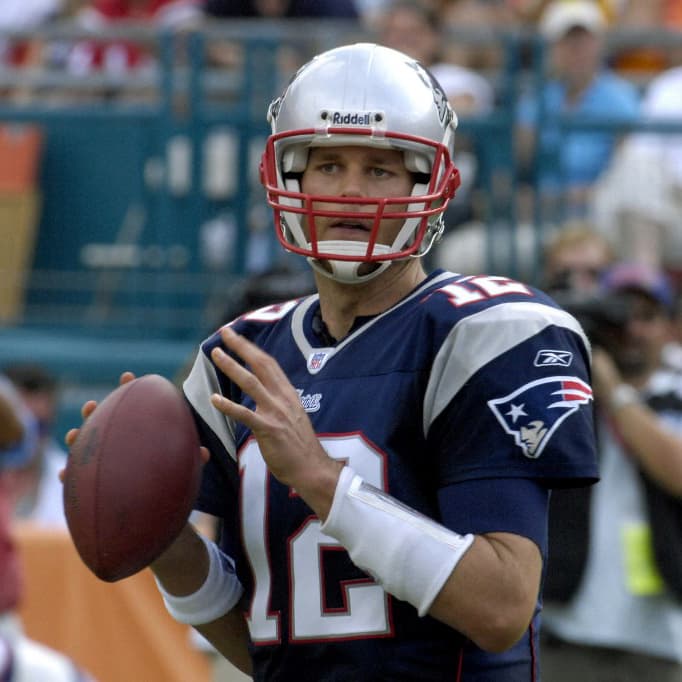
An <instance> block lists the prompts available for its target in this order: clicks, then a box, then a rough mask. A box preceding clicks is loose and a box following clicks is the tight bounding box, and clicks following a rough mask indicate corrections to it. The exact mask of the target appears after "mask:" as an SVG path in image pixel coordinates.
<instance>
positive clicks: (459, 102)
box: [374, 0, 495, 228]
mask: <svg viewBox="0 0 682 682" xmlns="http://www.w3.org/2000/svg"><path fill="white" fill-rule="evenodd" d="M374 31H375V32H376V40H377V42H378V43H380V44H382V45H385V46H387V47H392V48H393V49H395V50H400V51H401V52H404V53H405V54H408V55H410V57H413V58H414V59H416V60H418V61H419V62H420V63H421V64H422V65H423V66H426V67H427V68H428V69H429V70H430V71H431V73H432V74H433V75H434V76H435V78H436V80H437V81H438V82H439V83H440V85H441V87H442V88H443V91H444V92H445V94H446V95H447V97H448V100H449V102H450V104H451V106H452V107H453V109H454V110H455V111H456V112H457V114H458V116H459V117H460V118H462V119H465V118H467V117H476V116H486V115H487V114H489V113H491V112H492V110H493V106H494V100H495V93H494V91H493V87H492V85H491V84H490V82H489V81H488V80H487V79H486V78H485V77H484V76H482V75H481V74H480V73H478V72H476V71H474V70H473V69H470V68H468V67H465V66H462V65H459V64H454V63H452V62H449V61H447V60H446V59H445V57H444V51H445V48H446V44H447V41H446V40H445V36H444V34H443V29H442V22H441V20H440V14H439V13H438V12H437V11H435V10H434V9H432V8H431V7H429V6H428V5H427V4H426V3H425V2H423V1H421V0H394V2H392V3H390V4H388V5H387V6H386V7H385V8H384V10H383V12H381V13H379V14H378V15H377V16H376V17H375V22H374ZM457 145H458V150H457V152H456V157H455V162H456V164H457V168H458V169H459V172H460V178H461V185H460V186H459V188H458V190H457V194H456V196H455V198H454V199H453V200H452V201H451V202H450V204H449V206H448V211H447V213H446V223H447V226H448V228H453V227H456V226H457V225H460V224H461V223H463V222H465V221H469V220H471V219H472V218H473V216H474V212H475V210H474V202H475V197H474V193H475V185H476V182H477V173H478V157H477V154H476V148H475V138H474V137H468V136H467V135H466V133H461V132H460V133H458V137H457Z"/></svg>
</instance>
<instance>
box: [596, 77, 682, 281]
mask: <svg viewBox="0 0 682 682" xmlns="http://www.w3.org/2000/svg"><path fill="white" fill-rule="evenodd" d="M641 112H642V118H641V121H642V122H643V123H647V124H649V123H650V124H655V123H663V124H669V125H670V124H672V125H673V126H674V125H676V124H677V125H679V129H678V130H675V129H674V128H672V129H671V130H670V131H668V132H662V133H656V132H653V133H634V134H632V135H630V136H628V137H627V138H626V140H625V142H624V144H623V145H622V147H621V149H619V151H618V153H617V154H616V156H615V157H614V158H613V160H612V162H611V165H610V167H609V169H608V171H607V172H606V173H605V174H604V175H603V176H602V178H601V180H600V181H599V183H598V184H597V186H596V187H595V193H594V203H593V207H592V210H593V215H594V218H595V220H596V221H597V223H598V224H599V225H600V228H601V229H603V231H604V232H605V234H607V235H608V236H609V238H610V239H612V240H613V242H614V243H616V244H618V246H619V255H620V257H621V258H624V259H629V260H638V261H640V262H644V263H649V264H650V265H653V266H656V267H662V268H664V269H666V270H668V271H669V272H671V273H673V274H674V275H675V276H676V278H678V279H680V277H681V276H682V231H681V230H680V215H682V66H677V67H673V68H671V69H668V70H666V71H664V72H663V73H662V74H660V75H659V76H657V77H656V78H654V79H653V80H652V81H651V82H650V84H649V86H648V87H647V89H646V91H645V93H644V96H643V99H642V107H641Z"/></svg>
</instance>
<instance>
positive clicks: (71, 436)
mask: <svg viewBox="0 0 682 682" xmlns="http://www.w3.org/2000/svg"><path fill="white" fill-rule="evenodd" d="M134 378H135V375H134V374H133V373H132V372H123V373H122V374H121V376H120V377H119V380H118V384H119V386H123V384H127V383H128V382H129V381H132V380H133V379H134ZM96 407H97V401H96V400H88V401H86V402H85V403H83V406H82V407H81V417H83V421H85V420H86V419H87V418H88V417H89V416H90V415H91V414H92V413H93V412H94V411H95V408H96ZM79 432H80V428H77V427H76V428H73V429H69V430H68V431H67V433H66V436H64V442H65V443H66V445H67V447H68V448H71V446H72V445H73V444H74V443H75V442H76V438H78V433H79ZM200 450H201V457H202V459H203V460H204V464H205V463H206V462H208V460H209V457H210V453H209V451H208V450H207V449H206V448H205V447H203V446H202V447H201V448H200ZM65 471H66V469H65V468H64V469H61V470H60V471H59V480H60V481H61V482H62V483H63V482H64V472H65Z"/></svg>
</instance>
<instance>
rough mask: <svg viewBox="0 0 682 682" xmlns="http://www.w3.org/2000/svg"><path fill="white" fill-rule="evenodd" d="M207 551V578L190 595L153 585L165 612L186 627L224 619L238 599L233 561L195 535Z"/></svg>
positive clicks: (240, 590) (242, 589)
mask: <svg viewBox="0 0 682 682" xmlns="http://www.w3.org/2000/svg"><path fill="white" fill-rule="evenodd" d="M199 537H201V539H202V540H203V541H204V544H205V545H206V550H207V551H208V562H209V567H208V575H207V576H206V580H204V583H203V585H202V586H201V587H200V588H199V589H198V590H197V591H196V592H193V593H192V594H188V595H185V596H184V597H178V596H176V595H173V594H169V593H168V592H166V590H165V589H164V588H163V586H162V585H161V583H160V582H159V581H158V579H157V580H156V584H157V586H158V588H159V592H161V596H162V597H163V601H164V603H165V604H166V609H167V610H168V613H170V615H171V616H173V618H175V620H177V621H178V622H180V623H186V624H187V625H202V624H203V623H210V622H211V621H214V620H216V619H217V618H220V616H224V615H225V614H226V613H227V612H228V611H230V610H231V609H232V608H234V606H235V605H236V604H237V602H238V601H239V600H240V599H241V597H242V594H243V593H244V588H243V587H242V584H241V583H240V582H239V578H237V575H236V573H235V571H234V561H233V560H232V559H231V558H230V557H229V556H227V554H225V553H224V552H222V551H221V550H220V548H219V547H218V545H216V544H215V543H214V542H210V541H209V540H207V539H206V538H204V537H203V536H201V535H200V536H199Z"/></svg>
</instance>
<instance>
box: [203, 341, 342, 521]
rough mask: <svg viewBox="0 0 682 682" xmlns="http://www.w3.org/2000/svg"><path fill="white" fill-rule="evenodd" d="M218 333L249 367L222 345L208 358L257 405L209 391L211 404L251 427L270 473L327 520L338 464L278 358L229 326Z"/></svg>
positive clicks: (340, 466)
mask: <svg viewBox="0 0 682 682" xmlns="http://www.w3.org/2000/svg"><path fill="white" fill-rule="evenodd" d="M221 336H222V340H223V343H224V344H225V346H226V347H227V348H228V349H229V350H231V351H233V352H234V353H235V354H236V355H237V356H238V357H240V358H241V359H242V360H244V361H245V363H246V364H247V365H248V367H249V368H250V370H249V369H247V368H246V367H243V366H242V365H241V364H240V363H239V362H237V361H236V360H235V359H233V358H232V357H230V356H229V355H228V354H227V353H225V351H223V350H222V349H221V348H214V349H213V351H212V353H211V358H212V359H213V362H214V363H215V364H216V366H217V367H218V368H219V369H220V370H221V371H222V372H223V373H224V374H225V375H226V376H227V377H228V378H229V379H230V380H232V381H233V382H234V383H235V384H236V385H237V386H239V387H240V388H241V389H242V391H244V393H246V394H247V395H249V396H250V397H251V398H252V399H253V400H254V401H255V403H256V409H255V410H250V409H249V408H247V407H245V406H243V405H240V404H238V403H235V402H233V401H231V400H229V399H228V398H226V397H224V396H222V395H219V394H214V395H213V396H212V397H211V402H212V403H213V405H214V407H216V408H217V409H218V410H220V411H221V412H222V413H223V414H225V415H227V416H228V417H231V418H232V419H234V420H236V421H239V422H242V423H243V424H245V425H246V426H247V427H248V428H250V429H251V431H252V432H253V435H254V436H255V437H256V440H257V441H258V445H259V446H260V450H261V454H262V455H263V459H264V460H265V462H266V464H267V465H268V468H269V469H270V471H271V473H272V474H273V475H274V476H275V477H276V478H277V479H278V480H279V481H280V482H281V483H283V484H285V485H288V486H291V487H293V488H295V489H296V492H297V493H298V494H299V495H301V497H303V499H304V500H305V501H306V502H307V503H308V504H309V505H310V506H311V507H312V508H313V509H314V511H315V512H316V513H317V514H318V516H319V517H320V518H321V519H324V518H326V515H327V513H328V511H329V507H330V506H331V500H332V498H333V495H334V490H335V488H336V482H337V480H338V476H339V472H340V471H341V469H342V468H343V465H342V464H341V463H340V462H337V461H335V460H333V459H331V458H330V457H329V456H328V455H327V453H326V452H325V451H324V449H323V448H322V446H321V445H320V442H319V440H318V439H317V435H316V434H315V431H314V429H313V426H312V424H311V422H310V419H309V418H308V415H307V414H306V412H305V410H304V409H303V407H302V406H301V401H300V398H299V394H298V392H297V391H296V389H295V388H294V387H293V386H292V385H291V382H290V381H289V379H288V378H287V376H286V375H285V374H284V371H283V370H282V368H281V367H280V366H279V364H278V363H277V361H276V360H275V359H274V358H273V357H272V356H270V355H268V354H267V353H266V352H265V351H263V350H262V349H260V348H259V347H258V346H256V345H255V344H253V343H251V342H250V341H249V340H248V339H245V338H244V337H243V336H239V335H238V334H236V333H235V332H234V331H233V330H232V329H230V328H229V327H224V328H223V330H222V332H221Z"/></svg>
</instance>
